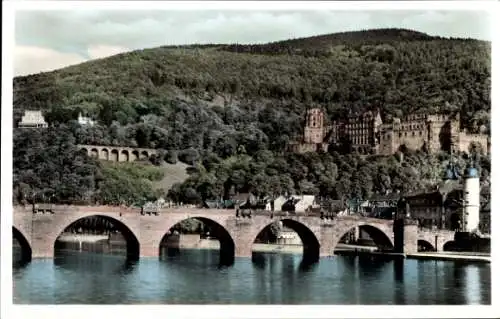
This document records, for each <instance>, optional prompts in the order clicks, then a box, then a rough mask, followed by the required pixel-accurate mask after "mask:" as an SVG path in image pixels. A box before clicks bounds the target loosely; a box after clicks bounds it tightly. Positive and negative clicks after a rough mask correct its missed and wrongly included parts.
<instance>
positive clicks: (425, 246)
mask: <svg viewBox="0 0 500 319" xmlns="http://www.w3.org/2000/svg"><path fill="white" fill-rule="evenodd" d="M417 245H418V251H435V250H436V247H434V245H433V244H431V243H430V242H429V241H427V240H425V239H419V240H418V242H417Z"/></svg>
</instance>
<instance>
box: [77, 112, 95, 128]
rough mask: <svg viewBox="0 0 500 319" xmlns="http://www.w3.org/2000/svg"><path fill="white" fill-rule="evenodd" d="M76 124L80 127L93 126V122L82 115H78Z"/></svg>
mask: <svg viewBox="0 0 500 319" xmlns="http://www.w3.org/2000/svg"><path fill="white" fill-rule="evenodd" d="M78 124H80V125H81V126H94V124H95V121H94V120H92V119H91V118H90V117H86V116H82V113H80V114H78Z"/></svg>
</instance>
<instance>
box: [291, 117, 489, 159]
mask: <svg viewBox="0 0 500 319" xmlns="http://www.w3.org/2000/svg"><path fill="white" fill-rule="evenodd" d="M329 145H333V146H335V147H344V148H345V147H347V148H348V149H349V151H352V152H357V153H360V154H375V155H392V154H394V153H396V152H398V151H400V150H403V149H404V148H406V149H410V150H426V151H428V152H431V153H435V152H438V151H447V152H452V153H456V152H467V153H468V152H469V151H470V150H471V147H472V146H473V145H476V146H479V149H478V150H480V151H482V152H483V153H487V152H489V151H490V137H489V136H488V135H486V134H469V133H467V132H466V131H461V130H460V120H459V117H458V115H457V116H456V117H451V116H449V115H442V114H437V115H428V114H412V115H409V116H407V117H404V118H402V119H399V118H393V119H392V120H391V121H389V122H386V123H384V122H383V121H382V117H381V115H380V111H378V110H377V111H368V112H365V113H362V114H351V115H349V116H348V117H347V119H346V120H345V121H334V122H333V123H332V124H331V125H326V120H325V113H324V111H323V110H321V109H320V108H313V109H309V110H307V112H306V119H305V127H304V135H303V137H302V138H301V139H299V140H297V141H295V142H293V143H291V145H290V150H291V151H294V152H298V153H305V152H315V151H325V152H326V151H327V150H328V147H329Z"/></svg>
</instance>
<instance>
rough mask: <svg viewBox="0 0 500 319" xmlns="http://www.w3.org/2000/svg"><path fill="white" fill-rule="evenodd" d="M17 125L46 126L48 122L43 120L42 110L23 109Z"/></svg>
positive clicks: (21, 126)
mask: <svg viewBox="0 0 500 319" xmlns="http://www.w3.org/2000/svg"><path fill="white" fill-rule="evenodd" d="M17 126H18V127H19V128H47V127H49V124H48V123H47V122H45V118H44V117H43V115H42V111H25V112H24V115H23V117H22V118H21V121H20V122H19V123H18V125H17Z"/></svg>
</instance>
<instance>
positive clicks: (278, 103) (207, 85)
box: [14, 29, 491, 199]
mask: <svg viewBox="0 0 500 319" xmlns="http://www.w3.org/2000/svg"><path fill="white" fill-rule="evenodd" d="M490 52H491V44H490V43H489V42H484V41H478V40H473V39H445V38H439V37H432V36H429V35H426V34H423V33H420V32H415V31H411V30H402V29H381V30H367V31H360V32H346V33H339V34H331V35H322V36H317V37H310V38H304V39H292V40H287V41H280V42H274V43H269V44H264V45H224V44H211V45H191V46H176V47H160V48H153V49H145V50H139V51H134V52H128V53H123V54H119V55H116V56H112V57H109V58H105V59H99V60H93V61H90V62H86V63H82V64H79V65H75V66H71V67H67V68H64V69H60V70H57V71H53V72H47V73H41V74H36V75H31V76H23V77H17V78H15V79H14V120H15V122H17V121H18V120H20V117H21V115H22V113H23V111H24V110H25V109H41V110H43V111H44V113H45V115H46V119H47V120H48V121H49V122H50V123H51V124H53V125H56V126H58V125H61V129H64V130H67V131H68V132H71V136H72V138H73V140H72V143H74V144H78V143H82V144H104V145H122V146H139V147H146V148H161V149H165V150H169V151H170V152H168V153H167V154H165V155H166V156H167V157H168V158H169V159H170V161H174V160H176V158H177V155H180V159H181V160H184V161H186V162H188V163H189V164H195V165H196V164H197V163H199V164H200V165H199V166H202V167H199V172H198V173H193V174H192V176H191V178H190V179H189V180H188V181H187V182H186V183H184V184H183V186H182V187H181V186H180V185H177V186H176V187H174V188H175V189H176V190H177V193H178V194H177V195H176V196H180V197H181V198H184V197H185V196H184V195H183V194H184V193H186V192H188V193H190V195H192V196H191V197H194V198H199V197H200V196H201V197H203V198H205V197H210V196H215V195H219V194H222V193H226V194H227V193H228V192H229V190H231V191H244V190H251V189H253V188H257V189H266V187H261V186H262V185H261V184H262V183H267V182H268V181H269V180H271V179H270V178H269V177H271V176H280V178H282V179H283V178H284V179H285V180H286V181H282V183H281V184H286V185H288V186H286V187H285V188H289V187H292V188H294V190H295V191H297V192H319V193H321V194H323V195H330V196H332V197H339V196H340V193H342V194H343V195H345V196H351V195H353V194H354V193H355V194H356V196H367V195H369V194H371V193H376V192H380V191H382V189H381V188H380V187H376V186H373V185H370V186H368V188H369V189H368V190H366V191H363V192H361V191H360V190H357V191H354V189H355V187H352V188H350V187H348V189H346V190H342V191H341V190H337V191H335V192H334V191H333V188H335V186H334V185H336V184H338V183H339V182H340V180H341V178H340V175H338V174H334V175H332V176H329V175H325V169H326V168H324V167H323V168H321V169H320V170H319V171H318V172H317V174H318V175H316V173H315V174H312V173H311V169H310V168H307V169H306V168H297V167H299V166H300V167H307V166H308V165H306V162H308V161H309V160H308V159H307V158H308V156H309V155H306V156H298V155H292V154H285V153H284V151H285V149H286V145H287V144H288V142H289V141H290V140H291V139H292V138H293V136H296V135H297V134H301V132H302V124H303V116H304V113H305V110H306V108H307V107H309V106H311V105H315V106H322V107H324V108H325V110H326V111H327V114H328V117H329V119H330V120H331V119H335V118H339V117H344V116H346V114H347V113H348V112H350V111H354V112H359V111H365V110H369V109H374V108H380V109H381V110H382V114H383V116H384V117H388V116H391V115H395V116H398V117H400V116H403V115H406V114H409V113H415V112H427V113H436V112H446V113H455V112H459V113H460V116H461V119H462V124H463V127H464V128H467V129H468V130H469V131H472V132H474V131H477V130H478V129H479V127H480V126H481V125H483V124H484V125H486V127H488V128H489V121H490V115H489V114H490V109H491V105H490V90H491V84H490V78H491V70H490V65H491V53H490ZM80 112H82V113H83V114H84V115H87V116H92V117H94V118H95V119H97V120H98V122H99V123H100V125H98V126H95V127H93V128H81V127H78V125H76V124H75V123H74V122H72V121H74V120H75V119H76V118H77V116H78V113H80ZM23 134H28V135H29V134H30V133H29V132H18V133H16V134H15V141H14V142H15V147H16V148H17V150H15V153H14V172H15V176H14V177H15V178H14V181H15V185H19V183H21V182H22V183H24V184H29V183H27V181H26V180H25V178H24V177H23V176H24V174H25V173H24V172H23V171H21V170H20V167H16V156H21V155H19V154H18V153H16V152H19V151H21V153H22V152H23V151H26V152H34V151H33V150H26V149H25V148H26V147H27V146H26V145H24V144H23V143H20V142H19V141H21V140H22V141H27V140H29V138H26V137H22V136H21V135H23ZM28 137H29V136H28ZM16 138H18V141H16ZM46 143H48V144H50V143H52V141H50V140H48V141H46ZM174 150H175V152H174ZM268 150H270V151H271V152H270V155H269V154H268V153H266V151H268ZM263 152H264V153H263ZM257 154H268V155H269V156H270V157H269V156H267V155H265V156H264V157H265V158H266V159H265V161H270V162H269V163H268V164H269V165H272V163H274V162H275V161H278V162H279V161H282V160H284V159H287V160H289V158H288V157H292V158H293V160H292V162H297V165H295V167H290V168H289V169H290V170H302V171H303V172H302V173H300V174H298V173H297V172H296V173H297V174H295V173H292V172H290V171H286V170H288V168H287V169H286V170H285V168H283V166H276V165H275V166H276V167H275V168H274V170H272V171H265V168H263V167H259V168H255V167H254V169H251V168H250V166H248V167H240V168H235V167H236V166H241V165H242V164H238V163H237V162H236V161H235V160H234V159H235V158H237V157H238V156H250V157H252V158H253V157H255V156H257ZM326 155H328V154H326ZM326 155H325V156H326ZM33 156H34V155H33ZM321 156H323V155H321ZM329 156H330V155H329ZM422 156H423V155H422ZM426 156H427V155H426ZM443 156H445V155H443ZM313 157H315V156H313ZM333 157H334V159H335V160H337V161H342V162H345V161H346V159H347V158H346V157H345V156H344V155H340V154H333ZM45 160H47V161H50V160H51V159H50V158H49V157H47V158H46V159H45ZM331 160H332V158H325V159H324V161H323V160H319V159H318V160H317V161H318V162H321V163H324V164H325V163H326V162H328V161H331ZM254 161H256V159H254ZM485 161H487V162H488V164H487V165H486V164H485V165H486V166H485V168H486V171H489V159H485ZM228 162H229V163H231V164H227V163H228ZM243 162H244V161H243ZM289 162H290V161H289ZM355 162H358V161H357V160H356V161H355ZM362 162H363V161H362ZM386 162H387V161H386ZM202 163H204V165H201V164H202ZM221 163H226V164H227V165H226V164H224V165H222V164H221ZM266 163H267V162H266ZM205 164H206V165H205ZM256 164H259V163H256ZM261 164H262V163H261ZM299 164H300V165H299ZM333 164H334V165H341V163H337V162H334V163H333ZM26 165H28V166H29V165H30V164H26ZM92 165H96V166H97V167H99V165H100V164H97V163H94V164H92ZM249 165H250V164H249ZM266 165H267V164H266ZM328 165H330V164H328ZM346 165H348V166H349V167H350V169H348V170H346V169H344V170H342V171H343V172H349V171H351V169H353V170H356V165H357V164H356V165H355V164H354V162H350V163H347V164H346ZM353 165H354V166H353ZM377 165H378V164H377ZM391 165H392V164H391ZM394 165H396V166H397V165H401V164H394ZM222 166H224V167H225V168H224V171H225V173H224V174H222V175H217V174H216V172H217V169H221V167H222ZM233 166H234V167H233ZM266 167H267V166H266ZM287 167H288V166H287ZM56 168H57V165H55V164H54V170H55V169H56ZM256 169H257V171H255V170H256ZM332 169H333V168H332ZM238 170H239V171H243V173H242V172H239V173H238V174H239V177H237V176H233V175H232V174H233V173H234V172H235V171H238ZM202 171H203V172H205V173H204V174H206V175H203V176H202V175H200V174H202V173H201V172H202ZM396 171H397V169H396ZM256 172H257V173H262V174H263V175H259V174H256ZM367 172H368V173H369V172H370V171H367ZM207 174H208V175H207ZM287 174H288V175H287ZM311 174H312V175H311ZM332 174H333V173H332ZM384 174H385V173H384ZM394 174H396V173H394ZM394 174H393V176H391V174H389V173H387V174H386V175H387V176H388V177H389V178H392V179H395V178H396V175H397V174H396V175H394ZM398 174H399V173H398ZM418 174H420V173H418ZM436 174H437V173H436V172H435V173H434V175H436ZM111 175H113V174H111ZM257 175H259V178H258V179H259V180H260V181H261V182H258V181H253V182H252V180H253V179H255V178H256V177H255V176H257ZM330 175H331V174H330ZM438 175H439V174H438ZM207 176H208V177H207ZM287 176H288V177H287ZM320 176H323V177H324V176H329V177H328V178H329V179H333V181H332V182H331V183H333V184H332V185H330V184H331V183H329V185H330V186H328V187H326V186H320V182H319V177H320ZM398 176H399V175H398ZM436 176H437V175H436ZM415 177H416V176H413V177H412V178H415ZM89 178H90V177H89ZM288 178H289V179H288ZM346 178H347V177H346ZM384 178H385V177H384ZM202 180H203V181H202ZM409 182H410V183H411V185H410V186H408V187H409V188H410V189H412V188H417V187H421V186H422V185H420V184H419V185H417V184H418V183H420V182H418V183H417V182H411V181H409ZM435 182H436V180H435V178H434V179H433V180H432V181H429V183H435ZM203 183H205V184H203ZM276 183H277V184H280V183H279V182H277V181H276ZM426 183H427V182H426ZM188 184H189V186H188ZM202 184H203V185H205V186H200V185H202ZM216 184H217V185H218V186H214V185H216ZM414 184H415V185H414ZM300 185H302V186H300ZM304 185H306V186H304ZM209 186H210V187H209ZM23 187H24V186H23ZM30 187H35V188H44V187H45V186H44V184H43V183H38V186H30ZM89 187H90V186H89ZM96 187H97V188H99V186H96ZM183 187H184V188H183ZM203 187H205V190H202V188H203ZM339 187H340V186H339ZM384 187H385V186H384ZM387 187H388V189H389V190H391V191H393V190H395V186H394V187H392V186H391V185H390V183H389V185H388V186H387ZM398 187H399V186H398ZM401 187H402V186H401ZM188 188H189V191H187V190H186V189H188ZM212 188H213V190H212ZM281 188H283V187H281ZM281 188H280V189H281ZM207 189H210V191H208V190H207ZM281 191H282V190H279V189H278V188H276V187H275V188H274V190H272V192H281ZM96 192H97V191H96ZM353 192H354V193H353ZM80 193H81V192H80ZM179 194H181V195H179ZM201 194H203V195H201ZM183 196H184V197H183ZM66 197H67V196H66ZM188 197H189V196H188ZM191 197H190V198H191ZM184 199H186V198H184Z"/></svg>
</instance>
